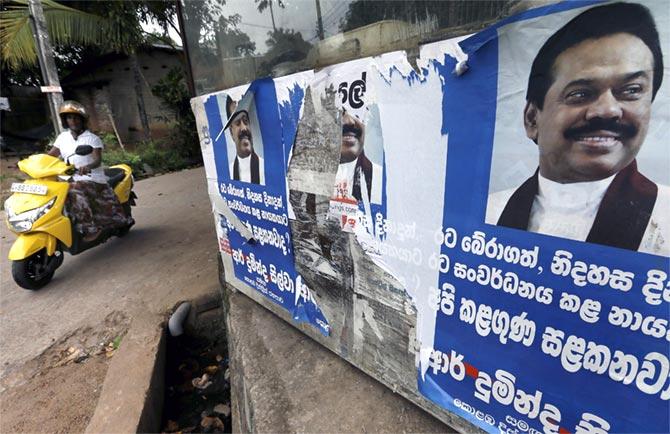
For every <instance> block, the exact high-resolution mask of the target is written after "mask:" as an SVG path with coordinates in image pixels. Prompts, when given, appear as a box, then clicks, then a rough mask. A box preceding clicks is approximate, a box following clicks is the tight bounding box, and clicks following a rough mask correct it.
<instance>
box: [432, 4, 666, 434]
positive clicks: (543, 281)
mask: <svg viewBox="0 0 670 434" xmlns="http://www.w3.org/2000/svg"><path fill="white" fill-rule="evenodd" d="M669 13H670V10H669V9H668V8H667V4H665V5H664V4H662V3H660V2H651V3H649V4H647V5H639V4H624V3H614V4H605V5H603V4H593V3H591V4H586V3H573V2H570V3H565V4H558V5H553V6H549V7H545V8H540V9H536V10H532V11H529V12H526V13H524V14H522V15H520V16H517V17H513V18H511V19H509V20H507V21H505V22H502V23H500V24H498V25H497V26H495V27H492V28H489V29H487V30H486V31H484V32H482V33H479V34H477V35H474V36H472V37H471V38H468V39H466V40H464V41H462V42H461V43H460V46H461V48H462V50H463V52H464V53H465V54H466V55H467V66H468V70H467V72H465V73H463V74H462V75H460V76H457V75H454V74H452V73H451V71H452V70H453V69H454V66H455V64H456V62H457V61H456V59H453V58H447V59H446V62H445V64H443V65H441V66H440V67H439V69H440V70H441V71H442V72H441V76H442V77H443V78H444V87H443V101H442V116H443V119H442V131H443V133H444V134H445V135H446V136H447V137H448V142H449V148H448V155H447V164H446V167H447V170H446V174H445V184H444V185H445V193H444V215H443V223H442V228H441V231H440V233H439V234H437V235H436V241H439V242H441V250H440V258H441V261H440V277H439V282H438V285H437V288H438V290H437V293H436V294H435V297H434V299H433V301H434V303H435V305H434V306H435V310H436V311H437V316H436V322H435V337H434V344H433V345H434V346H433V348H432V350H431V354H430V357H429V359H428V361H425V360H422V362H423V363H422V364H421V366H420V372H419V388H420V390H421V391H422V392H423V393H424V395H425V396H427V397H428V398H430V399H431V400H433V401H434V402H437V403H439V404H440V405H442V406H443V407H444V408H447V409H450V410H451V411H454V412H456V413H457V414H459V415H461V416H462V417H465V418H467V419H468V420H470V421H471V422H472V423H473V424H475V425H477V426H479V427H481V428H482V429H485V430H487V431H490V432H504V433H508V432H551V433H556V432H560V433H604V432H668V431H669V430H670V406H669V401H668V400H669V399H670V382H669V381H668V380H669V377H668V375H669V374H670V363H669V349H670V332H669V331H670V329H669V328H668V320H669V312H670V310H669V304H668V303H670V283H669V281H668V268H669V264H670V263H669V260H668V256H670V226H669V225H670V205H669V204H670V202H669V196H668V193H669V190H668V187H667V185H668V183H669V181H670V179H668V178H669V177H670V170H669V169H670V164H669V163H670V161H669V160H668V158H669V155H670V154H669V153H668V150H667V131H668V128H669V127H670V124H669V123H668V120H669V119H668V115H669V114H670V113H669V111H668V103H669V99H670V87H669V86H668V85H667V83H663V75H664V72H666V71H667V68H664V67H663V54H664V53H668V52H670V37H669V36H670V35H669V34H668V24H669V22H668V19H669ZM464 101H467V102H468V103H467V104H464V103H463V102H464Z"/></svg>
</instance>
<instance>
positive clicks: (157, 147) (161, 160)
mask: <svg viewBox="0 0 670 434" xmlns="http://www.w3.org/2000/svg"><path fill="white" fill-rule="evenodd" d="M190 163H191V162H190V161H189V160H188V159H186V158H184V156H183V155H182V153H181V152H180V150H179V149H176V148H173V147H169V146H165V145H164V144H163V145H162V144H160V143H157V142H155V141H151V140H149V141H146V142H141V143H138V144H137V146H136V149H135V150H134V151H130V150H125V151H124V150H123V149H120V148H111V149H110V148H107V149H105V150H104V151H103V152H102V164H103V165H104V166H114V165H116V164H127V165H129V166H130V167H131V168H132V169H133V174H134V175H135V177H142V176H143V175H146V173H145V165H148V166H149V167H151V169H153V171H154V172H157V173H160V172H172V171H175V170H179V169H183V168H185V167H187V166H188V165H189V164H190Z"/></svg>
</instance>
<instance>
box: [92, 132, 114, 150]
mask: <svg viewBox="0 0 670 434" xmlns="http://www.w3.org/2000/svg"><path fill="white" fill-rule="evenodd" d="M97 134H98V137H100V140H102V143H103V144H104V145H105V148H109V147H116V146H119V140H118V139H117V138H116V135H115V134H114V133H106V132H100V133H97Z"/></svg>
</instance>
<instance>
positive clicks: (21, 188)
mask: <svg viewBox="0 0 670 434" xmlns="http://www.w3.org/2000/svg"><path fill="white" fill-rule="evenodd" d="M10 191H11V192H12V193H29V194H39V195H42V196H44V195H46V194H47V186H46V185H39V184H21V183H18V182H15V183H13V184H12V188H11V189H10Z"/></svg>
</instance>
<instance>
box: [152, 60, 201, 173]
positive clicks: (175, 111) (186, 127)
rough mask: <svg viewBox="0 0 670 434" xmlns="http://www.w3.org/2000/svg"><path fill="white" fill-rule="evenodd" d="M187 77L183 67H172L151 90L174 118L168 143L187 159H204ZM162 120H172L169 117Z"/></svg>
mask: <svg viewBox="0 0 670 434" xmlns="http://www.w3.org/2000/svg"><path fill="white" fill-rule="evenodd" d="M185 79H186V77H185V75H184V71H183V69H181V68H172V69H170V70H169V71H168V72H167V74H166V75H165V76H164V77H163V78H161V79H160V80H159V81H158V82H157V84H156V85H155V86H153V87H152V88H151V92H152V93H153V94H154V95H155V96H156V97H157V98H158V99H160V101H161V106H162V107H163V108H165V109H166V110H168V111H169V112H170V113H171V114H172V116H173V118H174V121H173V124H172V128H171V130H172V131H171V133H170V138H169V140H168V142H167V144H168V145H169V146H170V147H171V148H172V149H175V150H177V153H178V154H179V155H180V156H182V157H183V158H185V159H188V160H191V161H202V160H201V159H202V155H201V154H200V141H199V139H198V129H197V126H196V123H195V116H194V115H193V112H192V111H191V103H190V97H189V94H188V89H187V88H186V83H185ZM162 120H163V121H171V119H168V118H162Z"/></svg>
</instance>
